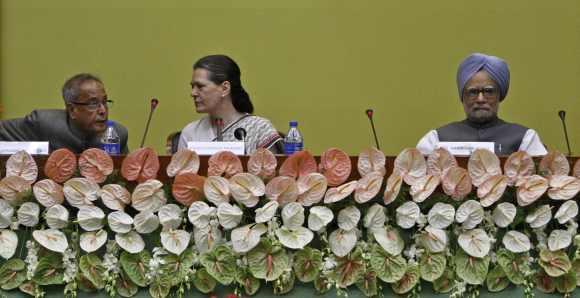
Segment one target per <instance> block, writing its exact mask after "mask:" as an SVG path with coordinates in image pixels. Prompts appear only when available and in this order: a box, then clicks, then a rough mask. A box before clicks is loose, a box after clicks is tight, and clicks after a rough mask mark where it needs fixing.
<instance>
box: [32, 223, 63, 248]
mask: <svg viewBox="0 0 580 298" xmlns="http://www.w3.org/2000/svg"><path fill="white" fill-rule="evenodd" d="M32 237H33V238H34V240H36V242H38V244H40V245H42V247H44V248H46V249H48V250H50V251H54V252H58V253H63V252H64V251H65V250H66V249H67V247H68V241H67V239H66V236H65V235H64V233H63V232H61V231H59V230H55V229H48V230H36V231H34V232H32Z"/></svg>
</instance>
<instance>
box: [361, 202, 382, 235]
mask: <svg viewBox="0 0 580 298" xmlns="http://www.w3.org/2000/svg"><path fill="white" fill-rule="evenodd" d="M386 221H387V216H386V215H385V207H383V206H381V205H379V204H377V203H375V204H373V205H372V206H371V207H370V208H369V209H368V210H367V214H365V217H364V219H363V225H364V227H365V228H367V229H368V230H370V231H372V230H374V229H382V228H383V227H384V226H385V222H386Z"/></svg>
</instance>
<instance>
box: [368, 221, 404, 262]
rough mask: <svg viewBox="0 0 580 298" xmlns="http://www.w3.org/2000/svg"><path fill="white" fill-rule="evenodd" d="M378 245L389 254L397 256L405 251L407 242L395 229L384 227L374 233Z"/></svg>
mask: <svg viewBox="0 0 580 298" xmlns="http://www.w3.org/2000/svg"><path fill="white" fill-rule="evenodd" d="M372 233H373V236H374V237H375V240H376V241H377V243H378V244H379V245H380V246H381V247H382V248H383V249H384V250H385V251H386V252H388V253H389V254H391V255H393V256H397V255H399V254H401V253H402V252H403V249H405V242H404V241H403V238H402V237H401V234H400V233H399V230H398V229H396V228H394V227H383V228H382V229H376V230H373V231H372Z"/></svg>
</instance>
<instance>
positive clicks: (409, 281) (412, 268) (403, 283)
mask: <svg viewBox="0 0 580 298" xmlns="http://www.w3.org/2000/svg"><path fill="white" fill-rule="evenodd" d="M420 279H421V272H420V271H419V265H417V264H414V265H409V266H407V271H406V272H405V275H403V277H402V278H401V279H399V280H398V281H397V282H395V283H393V284H391V288H392V289H393V292H395V293H397V294H399V295H401V294H405V293H407V292H409V291H411V290H412V289H413V288H414V287H415V286H416V285H417V283H419V281H420Z"/></svg>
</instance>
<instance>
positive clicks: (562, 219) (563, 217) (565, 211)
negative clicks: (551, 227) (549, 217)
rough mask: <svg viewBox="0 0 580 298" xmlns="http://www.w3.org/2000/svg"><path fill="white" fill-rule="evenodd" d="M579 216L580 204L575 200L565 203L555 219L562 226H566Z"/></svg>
mask: <svg viewBox="0 0 580 298" xmlns="http://www.w3.org/2000/svg"><path fill="white" fill-rule="evenodd" d="M577 215H578V203H576V201H574V200H569V201H566V202H564V204H562V205H561V206H560V208H559V209H558V212H556V215H554V219H556V220H558V222H559V223H560V224H562V225H563V224H565V223H566V222H568V221H569V220H571V219H574V218H576V216H577Z"/></svg>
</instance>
